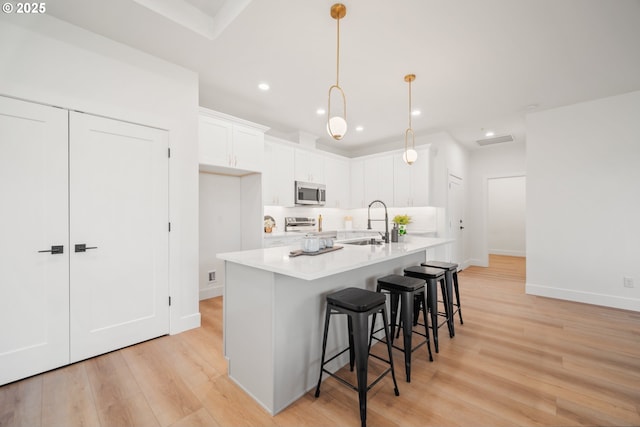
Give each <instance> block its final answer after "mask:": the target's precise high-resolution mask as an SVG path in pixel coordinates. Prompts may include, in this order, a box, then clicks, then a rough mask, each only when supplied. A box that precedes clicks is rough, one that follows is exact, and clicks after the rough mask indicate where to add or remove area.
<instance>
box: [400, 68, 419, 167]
mask: <svg viewBox="0 0 640 427" xmlns="http://www.w3.org/2000/svg"><path fill="white" fill-rule="evenodd" d="M415 79H416V75H415V74H407V75H406V76H404V81H405V82H407V83H409V127H408V128H407V130H406V131H405V132H404V154H403V155H402V160H404V162H405V163H406V164H408V165H412V164H413V162H415V161H416V160H417V159H418V152H417V151H416V135H415V134H414V133H413V129H412V128H411V82H412V81H414V80H415ZM409 137H411V148H409Z"/></svg>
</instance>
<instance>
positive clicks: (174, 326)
mask: <svg viewBox="0 0 640 427" xmlns="http://www.w3.org/2000/svg"><path fill="white" fill-rule="evenodd" d="M199 327H200V312H198V313H193V314H190V315H188V316H184V317H181V318H180V319H178V321H177V322H171V327H170V328H169V329H170V331H169V334H171V335H175V334H179V333H180V332H184V331H188V330H189V329H195V328H199Z"/></svg>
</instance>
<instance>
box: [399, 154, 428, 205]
mask: <svg viewBox="0 0 640 427" xmlns="http://www.w3.org/2000/svg"><path fill="white" fill-rule="evenodd" d="M416 151H417V152H418V159H417V160H416V161H415V162H414V163H413V164H412V165H408V164H406V163H405V162H404V161H403V160H402V154H403V153H397V154H395V155H394V156H393V162H394V165H393V200H394V202H393V206H396V207H411V206H428V202H429V168H428V166H429V150H428V149H426V148H425V149H418V150H416Z"/></svg>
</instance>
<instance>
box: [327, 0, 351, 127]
mask: <svg viewBox="0 0 640 427" xmlns="http://www.w3.org/2000/svg"><path fill="white" fill-rule="evenodd" d="M346 14H347V7H346V6H345V5H343V4H342V3H336V4H334V5H333V6H331V17H332V18H333V19H335V20H336V21H337V23H338V25H337V29H338V30H337V49H336V84H334V85H332V86H331V87H330V88H329V107H328V108H327V117H328V119H327V132H329V135H330V136H331V137H332V138H333V139H335V140H341V139H342V137H343V136H344V134H345V133H347V98H346V97H345V96H344V92H343V91H342V88H341V87H340V19H342V18H344V17H345V15H346ZM334 89H337V90H338V92H340V96H341V97H342V116H340V115H334V116H332V115H331V92H332V91H333V90H334Z"/></svg>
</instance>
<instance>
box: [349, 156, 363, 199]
mask: <svg viewBox="0 0 640 427" xmlns="http://www.w3.org/2000/svg"><path fill="white" fill-rule="evenodd" d="M350 163H351V196H350V198H351V207H352V208H354V209H357V208H365V207H366V205H365V199H364V160H363V159H351V161H350Z"/></svg>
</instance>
